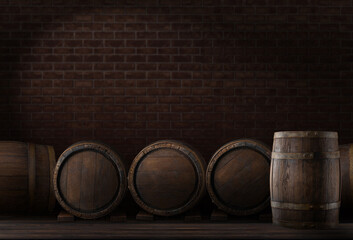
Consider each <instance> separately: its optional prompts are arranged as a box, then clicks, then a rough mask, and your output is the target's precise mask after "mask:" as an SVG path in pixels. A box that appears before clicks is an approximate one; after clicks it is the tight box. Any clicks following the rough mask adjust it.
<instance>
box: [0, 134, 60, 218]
mask: <svg viewBox="0 0 353 240" xmlns="http://www.w3.org/2000/svg"><path fill="white" fill-rule="evenodd" d="M54 165H55V153H54V149H53V147H52V146H46V145H38V144H33V143H23V142H15V141H3V142H0V213H26V212H27V213H31V214H43V213H48V212H51V211H53V209H54V207H55V197H54V192H53V185H52V180H51V176H52V173H53V171H54Z"/></svg>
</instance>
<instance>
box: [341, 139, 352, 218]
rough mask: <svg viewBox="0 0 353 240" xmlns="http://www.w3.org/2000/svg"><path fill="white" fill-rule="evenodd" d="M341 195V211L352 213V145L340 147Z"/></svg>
mask: <svg viewBox="0 0 353 240" xmlns="http://www.w3.org/2000/svg"><path fill="white" fill-rule="evenodd" d="M339 147H340V152H341V158H340V162H341V178H342V193H341V201H342V206H341V210H342V211H344V210H348V211H350V212H353V144H344V145H340V146H339Z"/></svg>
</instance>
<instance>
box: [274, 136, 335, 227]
mask: <svg viewBox="0 0 353 240" xmlns="http://www.w3.org/2000/svg"><path fill="white" fill-rule="evenodd" d="M270 182H271V183H270V187H271V207H272V214H273V222H275V223H278V224H281V225H284V226H288V227H295V228H312V227H318V228H329V227H334V226H335V225H337V223H338V216H339V207H340V161H339V148H338V139H337V133H335V132H310V131H309V132H278V133H275V135H274V142H273V152H272V162H271V179H270Z"/></svg>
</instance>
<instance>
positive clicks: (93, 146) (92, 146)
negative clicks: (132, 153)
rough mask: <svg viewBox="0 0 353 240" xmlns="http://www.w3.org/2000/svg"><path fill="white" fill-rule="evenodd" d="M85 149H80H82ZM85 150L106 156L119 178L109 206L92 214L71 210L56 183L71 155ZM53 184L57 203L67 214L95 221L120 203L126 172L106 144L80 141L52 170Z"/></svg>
mask: <svg viewBox="0 0 353 240" xmlns="http://www.w3.org/2000/svg"><path fill="white" fill-rule="evenodd" d="M83 146H84V147H85V148H82V147H83ZM85 150H93V151H96V152H99V153H101V154H102V155H104V156H106V157H107V158H108V160H109V161H111V162H112V163H113V165H114V167H115V169H116V170H117V174H118V177H119V188H118V193H117V194H115V195H114V197H113V199H112V200H111V202H110V205H108V206H107V207H106V208H103V209H99V210H97V211H92V212H80V211H77V210H76V209H73V208H72V207H71V206H70V205H69V204H68V203H67V202H66V201H65V200H64V198H63V197H62V195H61V193H60V190H59V183H58V180H59V178H58V176H59V172H60V171H61V169H62V167H63V166H64V165H65V161H66V160H67V159H68V158H69V157H70V156H71V155H72V154H75V153H77V152H80V151H85ZM53 179H54V180H53V182H54V193H55V197H56V199H57V201H58V202H59V204H60V205H61V206H62V207H63V208H64V209H65V210H66V211H68V212H69V213H71V214H73V215H74V216H76V217H80V218H83V219H95V218H99V217H103V216H105V215H107V214H109V213H110V212H112V211H113V210H114V209H115V208H116V207H117V206H118V205H119V204H120V202H121V201H122V199H123V198H124V195H125V192H126V188H127V181H126V172H125V167H124V164H123V162H122V159H121V157H120V155H119V154H118V153H117V152H115V151H114V150H113V149H112V148H110V147H109V146H108V145H106V144H102V143H100V142H97V141H94V140H92V141H80V142H77V143H75V144H72V145H71V146H69V147H68V148H67V149H66V150H65V151H64V152H63V153H62V154H61V155H60V157H59V159H58V161H57V163H56V166H55V170H54V176H53Z"/></svg>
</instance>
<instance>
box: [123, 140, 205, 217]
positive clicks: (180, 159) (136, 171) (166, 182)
mask: <svg viewBox="0 0 353 240" xmlns="http://www.w3.org/2000/svg"><path fill="white" fill-rule="evenodd" d="M201 161H203V160H202V159H201V158H200V156H198V155H197V154H196V153H194V152H193V151H191V149H189V148H187V147H185V146H183V145H181V144H180V143H176V142H167V141H165V142H157V143H155V144H154V145H150V146H148V147H146V148H145V149H144V150H142V151H141V153H140V154H139V155H138V156H137V157H136V158H135V160H134V162H133V165H132V167H131V169H130V173H129V188H130V190H131V192H132V195H133V197H134V199H135V201H136V202H137V203H138V204H139V205H140V206H141V207H142V208H144V209H145V210H146V211H148V212H151V213H153V214H157V215H165V216H168V215H174V214H178V213H181V212H184V211H186V210H187V209H189V208H191V207H192V206H193V205H194V204H195V203H196V201H197V200H198V198H199V197H200V194H201V192H202V190H203V188H204V187H203V186H204V184H202V182H203V179H204V176H203V175H204V170H203V169H204V168H203V166H202V165H203V164H204V163H202V162H201Z"/></svg>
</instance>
